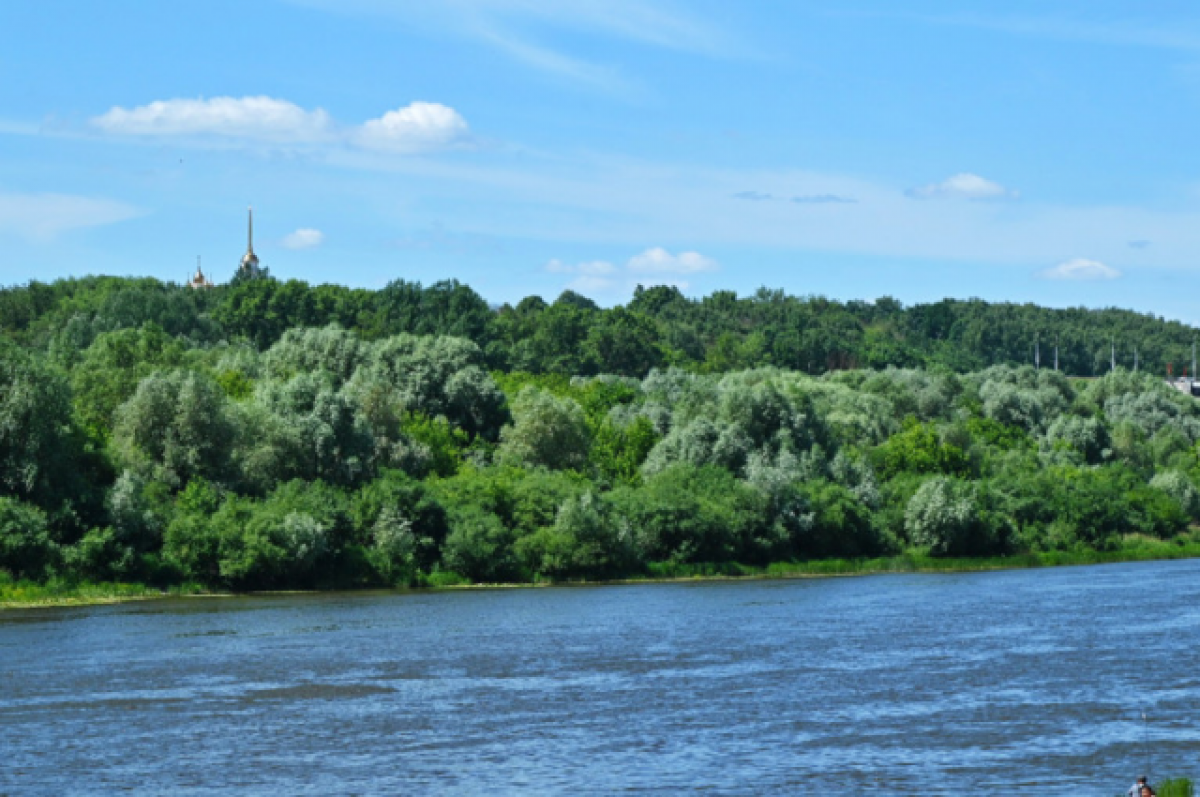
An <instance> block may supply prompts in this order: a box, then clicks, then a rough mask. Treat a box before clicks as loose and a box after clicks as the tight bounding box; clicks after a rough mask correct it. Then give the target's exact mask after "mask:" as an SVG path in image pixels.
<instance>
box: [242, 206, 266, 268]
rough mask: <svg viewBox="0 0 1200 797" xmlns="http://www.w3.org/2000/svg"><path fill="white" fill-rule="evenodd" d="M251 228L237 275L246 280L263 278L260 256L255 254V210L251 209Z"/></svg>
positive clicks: (249, 228) (248, 231)
mask: <svg viewBox="0 0 1200 797" xmlns="http://www.w3.org/2000/svg"><path fill="white" fill-rule="evenodd" d="M249 210H250V218H249V226H248V228H247V236H246V254H244V255H242V262H241V263H239V264H238V270H237V275H238V276H239V277H242V278H243V279H245V278H251V279H253V278H255V277H260V276H262V271H261V269H259V267H258V255H256V254H254V208H250V209H249Z"/></svg>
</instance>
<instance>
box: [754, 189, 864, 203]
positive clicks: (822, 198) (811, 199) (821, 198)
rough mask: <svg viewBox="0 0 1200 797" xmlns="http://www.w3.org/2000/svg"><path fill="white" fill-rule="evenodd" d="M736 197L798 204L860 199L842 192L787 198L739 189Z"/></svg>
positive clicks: (856, 201) (849, 201) (854, 201)
mask: <svg viewBox="0 0 1200 797" xmlns="http://www.w3.org/2000/svg"><path fill="white" fill-rule="evenodd" d="M731 196H732V197H733V198H734V199H744V200H746V201H747V202H784V201H787V202H791V203H793V204H796V205H855V204H857V203H858V200H857V199H855V198H854V197H851V196H841V195H840V194H802V195H800V196H794V197H791V198H790V199H787V200H785V199H784V198H783V197H779V196H775V195H774V194H766V193H763V192H762V191H739V192H737V193H736V194H732V195H731Z"/></svg>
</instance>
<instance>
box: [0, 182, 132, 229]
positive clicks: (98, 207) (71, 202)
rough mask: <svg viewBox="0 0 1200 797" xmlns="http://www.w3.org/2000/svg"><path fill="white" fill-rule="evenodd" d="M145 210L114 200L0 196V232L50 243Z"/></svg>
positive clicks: (59, 196)
mask: <svg viewBox="0 0 1200 797" xmlns="http://www.w3.org/2000/svg"><path fill="white" fill-rule="evenodd" d="M141 215H143V211H141V210H138V209H137V208H135V207H133V206H131V205H126V204H125V203H123V202H117V201H114V200H111V199H92V198H90V197H84V196H73V195H69V194H5V193H0V233H12V234H14V235H18V236H21V237H23V238H29V239H32V240H35V241H48V240H50V239H52V238H55V237H56V236H58V235H59V234H61V233H64V232H69V231H71V230H77V229H83V228H86V227H99V226H103V225H105V224H114V223H116V222H119V221H125V220H127V219H132V218H135V217H137V216H141Z"/></svg>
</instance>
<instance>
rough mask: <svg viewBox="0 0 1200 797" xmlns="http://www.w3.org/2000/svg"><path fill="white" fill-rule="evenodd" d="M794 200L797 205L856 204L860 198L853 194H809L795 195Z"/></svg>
mask: <svg viewBox="0 0 1200 797" xmlns="http://www.w3.org/2000/svg"><path fill="white" fill-rule="evenodd" d="M792 202H795V203H796V204H797V205H854V204H857V203H858V200H857V199H855V198H854V197H851V196H838V195H837V194H809V195H806V196H794V197H792Z"/></svg>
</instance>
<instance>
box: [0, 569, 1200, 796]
mask: <svg viewBox="0 0 1200 797" xmlns="http://www.w3.org/2000/svg"><path fill="white" fill-rule="evenodd" d="M1198 643H1200V562H1197V561H1192V562H1166V563H1146V564H1129V565H1112V566H1103V567H1091V568H1064V569H1056V570H1040V571H1016V572H1006V573H988V574H966V575H949V576H929V575H904V576H877V577H870V578H856V579H836V580H803V581H763V582H744V583H711V584H694V585H692V584H664V585H647V586H629V587H600V588H566V589H539V590H494V591H470V592H454V593H437V594H408V595H392V594H379V593H375V594H352V595H345V594H339V595H318V596H287V597H268V598H231V599H191V600H170V601H166V600H164V601H157V602H152V603H138V604H127V605H124V606H105V607H96V608H89V609H63V610H40V611H18V612H6V613H0V728H3V734H2V736H0V739H2V740H3V741H2V742H0V747H2V748H3V755H2V756H0V794H3V793H8V792H12V793H20V794H26V793H34V794H38V793H44V794H70V793H80V794H82V793H95V792H111V791H118V790H121V791H132V792H135V793H151V794H214V793H226V794H270V795H281V794H337V793H371V794H378V793H384V794H455V795H458V794H475V793H480V794H482V793H489V794H497V793H499V794H509V793H536V794H547V793H566V792H570V793H573V794H608V793H612V792H617V791H628V792H657V793H677V792H679V791H684V790H686V791H691V790H708V791H710V792H714V793H722V794H729V793H738V794H774V793H791V792H801V791H803V792H816V791H825V790H826V789H828V790H831V791H830V793H836V794H843V793H877V794H886V793H893V794H905V793H912V794H916V793H920V794H943V793H944V794H966V793H970V794H988V793H1000V792H1008V791H1016V790H1017V789H1021V790H1022V791H1024V790H1025V789H1027V788H1037V789H1039V790H1042V791H1045V792H1046V793H1061V794H1066V793H1070V794H1114V793H1116V792H1117V791H1120V790H1123V787H1127V786H1128V784H1129V782H1131V781H1132V779H1133V777H1135V776H1136V775H1137V774H1140V773H1141V772H1142V771H1143V770H1145V769H1147V768H1150V770H1151V775H1166V774H1169V773H1171V772H1174V773H1178V774H1192V775H1200V730H1198V728H1197V720H1200V668H1198V667H1197V664H1198V663H1200V662H1198V658H1200V653H1198V650H1200V644H1198ZM1143 711H1145V712H1146V715H1147V718H1148V721H1147V722H1146V723H1144V724H1143V722H1142V719H1141V714H1142V712H1143ZM1147 740H1148V741H1149V745H1148V747H1149V753H1150V755H1151V758H1150V759H1149V760H1148V759H1147V752H1148V750H1147V744H1146V741H1147Z"/></svg>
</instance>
